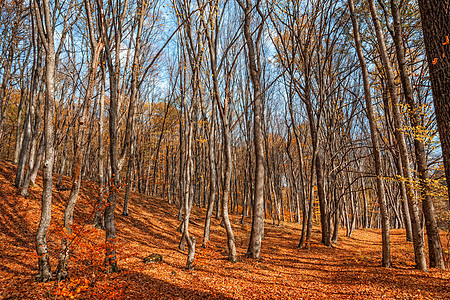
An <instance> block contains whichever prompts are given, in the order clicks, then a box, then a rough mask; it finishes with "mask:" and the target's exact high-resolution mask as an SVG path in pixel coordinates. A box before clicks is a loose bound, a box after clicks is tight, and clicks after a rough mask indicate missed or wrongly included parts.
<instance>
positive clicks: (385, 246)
mask: <svg viewBox="0 0 450 300" xmlns="http://www.w3.org/2000/svg"><path fill="white" fill-rule="evenodd" d="M348 4H349V8H350V15H351V18H352V24H353V34H354V37H355V44H356V52H357V53H358V58H359V63H360V66H361V71H362V75H363V81H364V98H365V100H366V111H367V118H368V120H369V127H370V137H371V140H372V155H373V159H374V163H375V176H376V184H377V198H378V203H379V205H380V211H381V227H382V228H381V240H382V253H383V254H382V259H381V264H382V266H383V267H386V268H390V267H391V251H390V237H389V227H390V224H389V212H388V210H387V204H386V196H385V191H384V186H383V181H382V177H381V175H382V174H381V155H380V148H379V146H378V137H377V125H376V121H375V114H374V110H373V105H372V96H371V94H370V82H369V72H368V70H367V64H366V60H365V58H364V55H363V51H362V45H361V37H360V33H359V26H358V22H357V20H356V16H355V5H354V3H353V0H348ZM369 226H370V224H369Z"/></svg>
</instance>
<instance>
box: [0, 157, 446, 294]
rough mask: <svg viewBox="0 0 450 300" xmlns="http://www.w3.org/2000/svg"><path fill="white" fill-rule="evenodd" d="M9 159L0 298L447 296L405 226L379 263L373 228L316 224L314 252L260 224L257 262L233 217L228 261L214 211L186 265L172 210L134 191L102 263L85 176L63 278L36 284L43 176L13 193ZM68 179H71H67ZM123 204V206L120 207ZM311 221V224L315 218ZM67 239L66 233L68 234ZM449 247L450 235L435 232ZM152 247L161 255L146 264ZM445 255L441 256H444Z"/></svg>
mask: <svg viewBox="0 0 450 300" xmlns="http://www.w3.org/2000/svg"><path fill="white" fill-rule="evenodd" d="M14 174H15V166H14V165H12V164H10V163H7V162H0V259H1V266H0V282H1V284H0V299H325V298H334V299H367V298H368V297H371V298H375V299H377V298H387V299H394V298H395V299H410V298H417V299H435V298H436V299H448V298H449V297H450V289H449V280H450V272H448V271H441V270H436V269H431V270H430V271H429V272H426V273H425V272H421V271H418V270H415V269H414V257H413V251H412V247H413V246H412V243H411V242H406V241H405V232H404V230H401V229H397V230H392V232H391V233H392V261H393V268H391V269H386V268H382V267H380V266H379V262H380V256H381V253H380V249H381V236H380V230H378V229H367V230H356V231H355V232H354V233H353V235H352V238H347V237H345V235H344V234H342V238H340V240H339V241H338V245H335V246H334V247H333V248H327V247H325V246H324V245H322V244H321V243H320V233H319V230H318V227H315V228H314V229H313V239H312V245H311V250H309V251H306V250H302V249H299V248H297V247H296V246H297V244H298V238H299V235H300V227H299V225H297V224H292V223H286V222H283V223H282V225H283V226H280V227H278V226H274V225H271V224H270V223H269V222H267V225H266V228H265V239H264V240H263V245H262V247H263V249H264V250H263V253H262V259H261V260H256V261H255V260H252V259H248V258H245V252H246V246H247V244H248V238H249V232H250V224H245V225H240V224H239V217H238V216H234V215H231V216H230V217H231V222H232V224H233V228H234V230H235V235H236V247H237V252H238V262H236V263H230V262H229V261H227V252H226V236H225V233H224V230H223V228H221V227H220V222H219V221H218V220H216V219H213V224H212V227H211V242H210V244H209V245H208V247H207V248H201V247H199V248H198V250H197V251H198V253H197V256H196V264H195V267H194V269H193V270H187V269H185V253H183V252H181V251H179V250H178V248H177V246H178V241H179V235H180V233H179V232H177V231H176V228H177V227H178V226H179V222H178V220H177V217H176V216H177V208H176V207H175V206H169V205H168V204H167V202H166V201H164V200H162V199H158V198H151V197H142V196H140V195H138V194H133V195H132V198H131V202H132V203H133V205H132V206H131V208H130V216H128V217H123V216H120V215H119V214H117V232H118V238H117V247H118V248H117V253H118V260H119V261H118V265H119V268H120V272H119V273H112V274H108V273H106V272H105V270H104V269H103V261H104V252H105V242H104V233H103V231H102V230H100V229H97V228H95V227H93V226H92V225H90V224H91V222H90V220H89V219H90V218H91V217H92V209H93V205H92V204H93V203H94V202H95V199H96V197H95V194H96V193H97V192H98V191H97V189H96V187H95V186H94V185H93V184H90V183H87V182H83V185H82V188H81V196H80V203H79V205H78V206H77V208H76V210H75V225H74V226H73V230H72V236H70V237H69V238H70V239H71V240H72V249H73V250H72V254H71V262H70V266H69V268H70V278H69V279H68V280H65V281H61V282H56V281H54V282H49V283H38V282H36V281H35V275H36V273H37V270H36V268H37V266H36V263H35V262H36V259H37V258H36V254H35V253H36V252H35V249H34V247H35V245H34V235H35V231H36V229H37V225H38V220H39V207H40V195H41V193H42V190H41V188H40V187H41V185H42V178H41V177H40V176H38V178H37V185H36V186H35V187H32V188H31V189H30V195H29V197H27V198H23V197H21V196H18V193H17V190H16V188H14V187H13V184H12V180H13V178H14ZM64 180H65V181H67V182H66V183H68V182H69V181H68V180H69V179H68V178H65V179H64ZM68 192H69V191H57V190H56V189H55V190H54V193H53V196H54V199H55V200H54V204H53V207H52V209H53V218H52V224H51V227H50V233H49V238H48V243H49V248H50V254H51V256H50V257H51V258H52V260H53V261H52V265H53V266H55V265H56V260H57V257H58V253H59V250H60V240H61V238H62V237H63V236H64V235H65V234H66V233H65V232H64V230H62V229H61V228H62V214H63V205H62V204H63V203H62V201H64V199H66V198H67V195H66V194H67V193H68ZM118 209H120V207H119V208H118ZM202 215H203V212H202V211H201V209H199V208H197V207H196V208H194V210H193V216H192V220H191V230H192V235H194V236H197V237H201V234H202V229H203V225H200V224H203V217H202ZM316 226H317V224H316ZM66 237H67V236H66ZM442 241H443V244H444V248H445V250H446V251H447V254H448V244H449V236H448V235H446V234H445V233H443V234H442ZM151 253H158V254H161V255H162V257H163V261H162V262H156V263H144V262H143V258H144V257H146V256H148V255H150V254H151ZM447 258H448V255H447Z"/></svg>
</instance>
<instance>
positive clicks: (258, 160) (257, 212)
mask: <svg viewBox="0 0 450 300" xmlns="http://www.w3.org/2000/svg"><path fill="white" fill-rule="evenodd" d="M237 1H238V3H239V5H240V6H241V8H242V10H243V11H244V15H245V16H244V26H243V31H244V37H245V41H246V45H247V50H248V63H249V72H250V78H251V81H252V84H253V113H254V117H253V122H254V125H253V143H254V147H255V179H254V180H255V192H254V200H253V201H254V202H253V219H252V230H251V234H250V243H249V246H248V250H247V254H246V255H247V257H250V258H256V259H259V258H260V255H261V240H262V237H263V233H264V145H263V134H262V121H263V120H262V113H263V112H262V99H261V82H260V80H261V66H260V63H259V58H258V54H257V49H256V48H257V47H258V40H256V43H254V41H253V36H252V32H251V29H250V26H251V23H252V11H253V5H252V2H251V0H246V2H245V5H244V3H243V2H241V0H237ZM257 5H259V4H257ZM262 27H263V26H262V24H261V27H260V30H261V28H262Z"/></svg>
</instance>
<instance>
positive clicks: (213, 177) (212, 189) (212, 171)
mask: <svg viewBox="0 0 450 300" xmlns="http://www.w3.org/2000/svg"><path fill="white" fill-rule="evenodd" d="M215 106H216V105H215V101H213V103H212V111H211V126H210V128H209V139H208V153H209V176H210V182H209V200H208V208H207V210H206V216H205V229H204V231H203V247H206V246H207V245H208V243H209V234H210V227H211V218H212V214H213V210H214V203H215V202H216V190H217V174H216V156H215V149H214V144H215V139H214V137H215V130H216V126H215V117H214V116H215V113H216V111H215Z"/></svg>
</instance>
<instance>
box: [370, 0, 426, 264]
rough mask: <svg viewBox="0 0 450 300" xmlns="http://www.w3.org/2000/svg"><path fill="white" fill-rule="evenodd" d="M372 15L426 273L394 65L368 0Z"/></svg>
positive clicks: (418, 257)
mask: <svg viewBox="0 0 450 300" xmlns="http://www.w3.org/2000/svg"><path fill="white" fill-rule="evenodd" d="M368 3H369V7H370V13H371V15H372V20H373V23H374V25H375V31H376V35H377V41H378V46H379V48H380V54H381V58H382V61H383V66H384V71H385V72H386V76H387V80H388V89H389V95H390V98H391V101H392V111H393V117H394V134H395V137H396V140H397V145H398V149H399V154H400V157H401V159H402V169H403V175H404V177H405V180H406V181H407V182H406V196H407V200H408V205H409V210H410V215H411V225H412V231H413V244H414V254H415V258H416V263H417V268H418V269H420V270H422V271H426V269H427V265H426V260H425V251H424V240H423V230H422V227H421V225H420V217H419V206H418V203H417V201H416V199H415V198H414V191H413V189H412V174H411V168H410V160H409V157H408V149H407V147H406V141H405V136H404V134H403V125H402V114H401V112H400V107H399V102H398V97H397V94H396V91H395V81H394V74H393V69H392V64H391V61H390V58H389V56H388V53H387V49H386V44H385V40H384V36H383V32H382V28H381V23H380V19H379V18H378V14H377V9H376V6H375V1H374V0H368Z"/></svg>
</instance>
